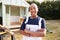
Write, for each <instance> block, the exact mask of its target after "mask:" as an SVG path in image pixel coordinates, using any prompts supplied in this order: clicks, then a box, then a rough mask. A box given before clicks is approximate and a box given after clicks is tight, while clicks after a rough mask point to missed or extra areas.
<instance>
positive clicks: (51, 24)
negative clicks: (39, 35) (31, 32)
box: [43, 20, 60, 40]
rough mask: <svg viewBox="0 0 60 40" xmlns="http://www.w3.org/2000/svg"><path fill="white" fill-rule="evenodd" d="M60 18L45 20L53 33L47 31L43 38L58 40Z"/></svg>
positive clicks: (59, 38)
mask: <svg viewBox="0 0 60 40" xmlns="http://www.w3.org/2000/svg"><path fill="white" fill-rule="evenodd" d="M58 25H59V26H60V20H54V21H52V22H51V21H47V28H48V29H49V30H51V31H52V32H53V33H48V32H47V35H46V37H44V38H43V40H60V27H59V26H58Z"/></svg>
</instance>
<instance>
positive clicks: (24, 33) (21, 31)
mask: <svg viewBox="0 0 60 40" xmlns="http://www.w3.org/2000/svg"><path fill="white" fill-rule="evenodd" d="M20 33H21V34H23V35H25V36H29V34H28V33H26V32H24V31H23V30H20Z"/></svg>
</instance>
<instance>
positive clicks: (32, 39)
mask: <svg viewBox="0 0 60 40" xmlns="http://www.w3.org/2000/svg"><path fill="white" fill-rule="evenodd" d="M29 11H30V13H31V16H30V17H28V22H27V23H26V20H27V18H25V19H24V21H23V23H22V26H21V28H20V33H21V34H23V40H42V37H44V36H45V34H46V28H45V20H44V19H43V18H41V17H39V16H38V15H37V13H38V7H37V5H36V4H35V3H32V4H31V5H30V9H29Z"/></svg>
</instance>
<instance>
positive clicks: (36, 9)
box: [29, 3, 38, 11]
mask: <svg viewBox="0 0 60 40" xmlns="http://www.w3.org/2000/svg"><path fill="white" fill-rule="evenodd" d="M32 5H34V6H35V8H36V11H38V6H37V4H35V3H31V5H30V6H32ZM29 11H30V7H29Z"/></svg>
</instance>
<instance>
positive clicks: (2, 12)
mask: <svg viewBox="0 0 60 40" xmlns="http://www.w3.org/2000/svg"><path fill="white" fill-rule="evenodd" d="M28 8H29V4H28V3H27V2H26V1H24V0H0V17H2V25H3V26H7V27H8V28H14V27H20V24H19V18H20V17H24V16H29V13H28ZM15 23H16V24H15ZM12 24H13V25H12ZM14 24H15V25H14Z"/></svg>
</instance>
